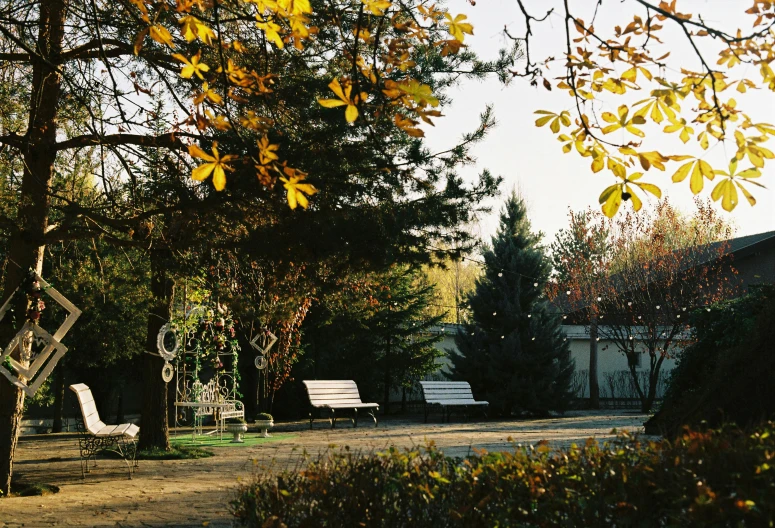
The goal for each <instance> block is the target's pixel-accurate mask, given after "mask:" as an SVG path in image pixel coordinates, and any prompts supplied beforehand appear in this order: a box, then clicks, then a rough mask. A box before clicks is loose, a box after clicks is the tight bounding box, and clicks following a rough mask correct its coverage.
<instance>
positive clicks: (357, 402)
mask: <svg viewBox="0 0 775 528" xmlns="http://www.w3.org/2000/svg"><path fill="white" fill-rule="evenodd" d="M310 403H312V405H361V404H362V403H363V402H362V401H361V400H360V399H357V400H353V399H347V398H326V399H325V400H310Z"/></svg>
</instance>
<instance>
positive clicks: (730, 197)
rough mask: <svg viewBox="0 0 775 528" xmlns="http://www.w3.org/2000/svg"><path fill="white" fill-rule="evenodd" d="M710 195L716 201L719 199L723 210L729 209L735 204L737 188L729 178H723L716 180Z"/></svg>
mask: <svg viewBox="0 0 775 528" xmlns="http://www.w3.org/2000/svg"><path fill="white" fill-rule="evenodd" d="M710 197H711V198H713V201H714V202H716V201H718V200H719V199H721V207H723V208H724V210H725V211H731V210H732V209H734V208H735V207H736V206H737V189H736V188H735V185H734V183H732V180H731V179H724V180H721V181H720V182H718V184H717V185H716V187H714V188H713V192H711V194H710Z"/></svg>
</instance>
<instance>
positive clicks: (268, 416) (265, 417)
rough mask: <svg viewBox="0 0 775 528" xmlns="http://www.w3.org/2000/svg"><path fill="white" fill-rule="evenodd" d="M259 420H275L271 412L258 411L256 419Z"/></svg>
mask: <svg viewBox="0 0 775 528" xmlns="http://www.w3.org/2000/svg"><path fill="white" fill-rule="evenodd" d="M259 420H274V418H272V415H271V414H269V413H258V414H257V415H256V421H259Z"/></svg>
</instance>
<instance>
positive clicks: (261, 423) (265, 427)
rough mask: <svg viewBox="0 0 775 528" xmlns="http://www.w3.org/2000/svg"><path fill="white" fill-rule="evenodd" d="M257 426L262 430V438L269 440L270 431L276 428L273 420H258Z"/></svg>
mask: <svg viewBox="0 0 775 528" xmlns="http://www.w3.org/2000/svg"><path fill="white" fill-rule="evenodd" d="M256 425H257V426H258V428H259V429H260V430H261V433H260V434H259V436H260V437H261V438H269V429H270V428H271V427H273V426H274V421H273V420H256Z"/></svg>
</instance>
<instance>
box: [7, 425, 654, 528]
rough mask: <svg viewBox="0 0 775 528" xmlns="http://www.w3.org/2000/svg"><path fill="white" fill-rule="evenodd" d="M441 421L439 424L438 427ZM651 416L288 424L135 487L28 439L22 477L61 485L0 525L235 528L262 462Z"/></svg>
mask: <svg viewBox="0 0 775 528" xmlns="http://www.w3.org/2000/svg"><path fill="white" fill-rule="evenodd" d="M433 418H435V419H437V420H438V417H435V416H432V417H431V419H433ZM645 419H646V417H645V416H644V415H637V414H631V413H605V414H601V413H589V412H572V413H568V414H567V415H566V416H564V417H562V418H551V419H543V420H522V421H496V420H487V421H473V420H472V421H460V422H455V421H453V422H452V423H448V424H441V423H433V422H431V423H428V424H425V423H423V422H422V418H419V419H415V418H409V419H391V420H387V421H384V422H381V423H380V426H379V427H377V428H375V427H373V425H370V424H368V423H367V422H366V420H362V421H361V424H360V426H359V427H358V428H357V429H353V428H352V427H351V426H350V425H349V422H348V421H346V420H341V421H340V422H339V423H338V424H337V428H336V429H335V430H331V429H330V428H328V424H327V422H325V421H323V420H320V421H317V422H315V428H314V430H312V431H310V430H309V426H308V423H307V422H295V423H287V424H281V425H280V426H279V427H278V428H277V430H278V431H282V432H291V433H292V434H294V435H295V436H294V437H292V438H286V439H283V440H282V441H278V442H272V443H267V444H262V445H256V446H251V447H239V448H237V447H228V448H213V451H214V452H215V453H216V456H214V457H211V458H204V459H199V460H166V461H153V462H152V461H140V468H139V469H138V471H137V473H135V477H134V478H133V479H132V480H128V479H127V478H126V466H125V465H124V464H123V462H122V461H120V460H104V461H102V460H100V461H99V466H98V467H97V468H96V469H95V470H93V471H92V472H91V473H90V474H88V475H87V477H86V479H85V480H82V479H81V470H80V465H79V460H78V448H77V440H76V438H75V437H74V436H73V435H71V434H70V435H67V434H63V435H58V434H57V435H41V436H35V437H23V438H22V439H21V441H20V444H19V448H18V450H17V457H16V463H15V466H14V467H15V472H17V473H18V474H20V475H22V476H23V477H24V479H25V480H27V481H31V482H44V483H48V484H54V485H56V486H59V487H60V492H59V493H57V494H53V495H46V496H41V497H14V498H10V499H0V527H6V526H9V527H10V526H13V527H16V526H27V527H34V526H203V525H205V526H210V527H211V528H213V527H218V528H220V527H226V526H231V518H230V516H229V513H228V508H227V504H228V502H229V500H230V499H231V498H233V497H234V493H235V491H234V490H235V488H236V486H237V485H238V482H239V481H240V480H242V479H246V478H249V477H250V475H251V473H252V471H254V467H255V466H256V462H255V461H258V463H259V465H263V464H265V463H268V462H271V461H274V464H275V467H279V468H283V467H294V466H295V465H296V464H297V463H298V460H299V453H301V451H302V450H306V452H307V453H311V454H317V453H319V452H321V451H324V450H325V449H327V448H328V447H329V446H331V445H336V446H338V447H341V446H345V445H346V446H349V447H350V448H352V449H358V450H361V451H365V452H369V451H373V450H380V449H383V448H385V447H386V446H389V445H395V446H398V447H409V446H412V445H418V444H419V445H422V444H424V443H425V441H426V440H433V441H434V442H435V443H436V445H437V446H439V447H440V448H441V449H442V450H443V451H444V452H445V453H446V454H448V455H451V456H465V455H467V454H469V453H470V452H471V449H472V448H474V447H475V448H484V449H487V450H490V451H498V450H508V449H510V448H511V445H512V442H511V441H509V437H511V438H512V441H513V442H514V443H521V444H534V443H536V442H538V441H539V440H543V439H546V440H549V441H550V443H551V445H553V446H556V447H566V446H568V445H570V444H571V443H573V442H576V443H581V442H583V441H584V440H585V439H586V438H589V437H592V436H594V437H596V438H597V439H599V440H602V439H606V438H610V437H611V436H612V435H611V430H612V429H613V428H617V429H625V430H628V431H632V432H642V430H643V427H642V424H643V422H644V421H645Z"/></svg>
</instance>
